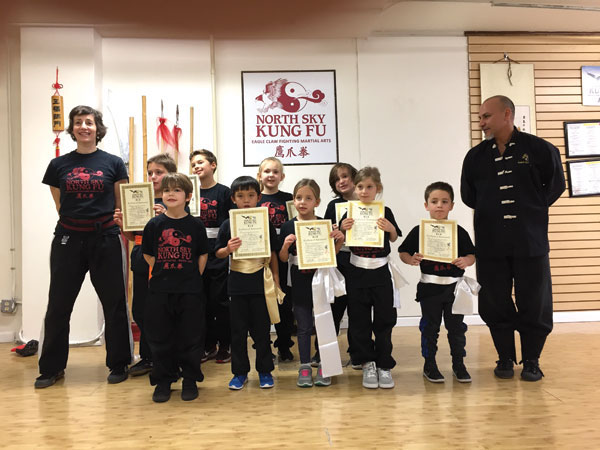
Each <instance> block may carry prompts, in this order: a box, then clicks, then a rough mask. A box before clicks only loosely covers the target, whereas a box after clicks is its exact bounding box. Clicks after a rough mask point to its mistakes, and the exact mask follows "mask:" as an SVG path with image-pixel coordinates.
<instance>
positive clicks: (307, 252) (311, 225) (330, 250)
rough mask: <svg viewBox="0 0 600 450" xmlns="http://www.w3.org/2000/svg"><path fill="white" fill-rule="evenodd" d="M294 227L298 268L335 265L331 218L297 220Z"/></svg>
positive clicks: (317, 267)
mask: <svg viewBox="0 0 600 450" xmlns="http://www.w3.org/2000/svg"><path fill="white" fill-rule="evenodd" d="M294 227H295V234H296V249H297V250H298V268H299V269H300V270H306V269H319V268H321V267H336V266H337V263H336V259H335V242H334V241H333V238H332V237H331V236H330V235H331V231H332V226H331V220H298V221H296V222H294Z"/></svg>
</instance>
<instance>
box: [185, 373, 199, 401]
mask: <svg viewBox="0 0 600 450" xmlns="http://www.w3.org/2000/svg"><path fill="white" fill-rule="evenodd" d="M196 398H198V386H196V380H191V379H189V378H184V379H183V383H182V384H181V400H183V401H184V402H189V401H191V400H195V399H196Z"/></svg>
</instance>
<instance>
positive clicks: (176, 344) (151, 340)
mask: <svg viewBox="0 0 600 450" xmlns="http://www.w3.org/2000/svg"><path fill="white" fill-rule="evenodd" d="M204 308H205V300H204V296H203V295H202V294H165V293H160V292H152V291H150V292H149V294H148V300H147V302H146V308H145V316H144V323H145V327H146V334H147V338H148V344H149V345H150V349H151V350H152V372H151V373H150V383H151V384H152V385H155V384H159V383H174V382H175V381H177V380H178V379H179V376H180V375H181V376H182V377H183V378H184V379H191V380H195V381H202V380H203V379H204V375H203V374H202V370H201V369H200V364H201V362H202V356H203V355H204V334H205V329H204V328H205V327H204Z"/></svg>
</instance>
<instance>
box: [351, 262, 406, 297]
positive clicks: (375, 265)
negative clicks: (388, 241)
mask: <svg viewBox="0 0 600 450" xmlns="http://www.w3.org/2000/svg"><path fill="white" fill-rule="evenodd" d="M350 264H352V265H353V266H355V267H360V268H361V269H368V270H373V269H379V268H380V267H383V266H385V265H386V264H387V265H388V269H389V270H390V274H391V276H392V288H393V290H394V308H398V309H400V288H401V287H404V286H408V281H407V280H406V278H404V275H402V271H401V270H400V267H399V266H398V264H396V262H395V261H394V260H393V259H392V258H391V257H390V255H388V256H385V257H383V258H363V257H362V256H357V255H355V254H354V253H351V254H350Z"/></svg>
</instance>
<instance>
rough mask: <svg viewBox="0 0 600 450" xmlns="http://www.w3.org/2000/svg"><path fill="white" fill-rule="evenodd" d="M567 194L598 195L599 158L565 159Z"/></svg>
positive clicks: (572, 195)
mask: <svg viewBox="0 0 600 450" xmlns="http://www.w3.org/2000/svg"><path fill="white" fill-rule="evenodd" d="M567 173H568V179H569V196H570V197H586V196H590V195H600V159H598V158H596V159H587V160H580V161H567Z"/></svg>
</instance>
